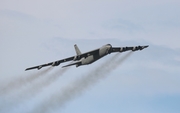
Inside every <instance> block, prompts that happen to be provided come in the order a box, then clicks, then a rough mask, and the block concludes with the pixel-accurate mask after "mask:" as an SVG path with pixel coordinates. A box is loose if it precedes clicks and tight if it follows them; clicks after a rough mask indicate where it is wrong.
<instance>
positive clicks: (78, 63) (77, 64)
mask: <svg viewBox="0 0 180 113" xmlns="http://www.w3.org/2000/svg"><path fill="white" fill-rule="evenodd" d="M80 64H81V61H79V62H75V63H72V64H68V65H65V66H63V67H62V68H64V67H68V66H72V65H76V67H78V66H79V65H80Z"/></svg>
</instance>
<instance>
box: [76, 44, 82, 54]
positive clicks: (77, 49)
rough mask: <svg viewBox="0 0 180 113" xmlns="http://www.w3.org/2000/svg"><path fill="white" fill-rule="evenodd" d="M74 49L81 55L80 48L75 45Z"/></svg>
mask: <svg viewBox="0 0 180 113" xmlns="http://www.w3.org/2000/svg"><path fill="white" fill-rule="evenodd" d="M74 48H75V50H76V54H77V55H81V51H80V50H79V48H78V46H77V45H76V44H75V45H74Z"/></svg>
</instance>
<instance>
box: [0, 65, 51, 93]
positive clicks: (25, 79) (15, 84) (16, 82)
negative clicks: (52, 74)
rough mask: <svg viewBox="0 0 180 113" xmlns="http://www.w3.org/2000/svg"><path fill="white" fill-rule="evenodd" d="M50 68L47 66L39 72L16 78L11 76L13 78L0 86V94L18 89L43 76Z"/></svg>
mask: <svg viewBox="0 0 180 113" xmlns="http://www.w3.org/2000/svg"><path fill="white" fill-rule="evenodd" d="M51 69H52V68H51V67H50V68H47V69H45V70H40V71H39V72H36V73H32V74H29V75H21V76H18V77H17V78H15V79H14V78H13V80H11V81H9V82H8V83H6V84H4V86H3V87H1V88H0V95H5V94H8V93H10V92H12V91H14V90H17V89H20V88H21V87H22V86H24V85H26V84H28V83H31V82H33V81H34V80H36V79H37V78H39V77H41V76H43V75H44V74H46V73H47V72H49V71H50V70H51Z"/></svg>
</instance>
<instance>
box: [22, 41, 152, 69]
mask: <svg viewBox="0 0 180 113" xmlns="http://www.w3.org/2000/svg"><path fill="white" fill-rule="evenodd" d="M147 47H148V45H147V46H135V47H112V46H111V44H106V45H104V46H102V47H100V48H98V49H95V50H92V51H89V52H86V53H81V51H80V50H79V48H78V46H77V45H76V44H75V45H74V48H75V51H76V55H75V56H72V57H68V58H65V59H61V60H57V61H54V62H50V63H47V64H42V65H39V66H34V67H30V68H27V69H26V70H25V71H27V70H31V69H38V70H39V69H41V68H42V67H45V66H58V65H59V64H61V63H64V62H68V61H75V62H74V63H71V64H68V65H65V66H63V67H68V66H72V65H76V67H78V66H81V65H88V64H91V63H93V62H95V61H97V60H98V59H100V58H102V57H104V56H106V55H108V54H110V53H114V52H125V51H129V50H132V51H137V50H142V49H144V48H147Z"/></svg>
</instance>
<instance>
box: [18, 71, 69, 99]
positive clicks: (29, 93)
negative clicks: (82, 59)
mask: <svg viewBox="0 0 180 113" xmlns="http://www.w3.org/2000/svg"><path fill="white" fill-rule="evenodd" d="M68 69H70V68H62V69H60V70H57V71H56V72H55V73H52V74H48V75H46V76H45V77H43V78H41V79H40V80H38V81H36V82H34V83H33V84H31V85H30V86H29V87H26V89H25V90H23V91H21V92H20V93H19V95H18V96H19V97H21V99H29V98H28V97H33V96H34V95H35V94H37V93H39V92H40V91H42V89H43V88H45V87H46V86H48V85H50V84H52V83H53V82H54V81H55V80H57V79H58V77H59V76H62V75H63V74H64V73H65V72H66V71H67V70H68ZM23 97H24V98H23Z"/></svg>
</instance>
